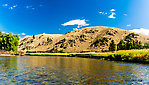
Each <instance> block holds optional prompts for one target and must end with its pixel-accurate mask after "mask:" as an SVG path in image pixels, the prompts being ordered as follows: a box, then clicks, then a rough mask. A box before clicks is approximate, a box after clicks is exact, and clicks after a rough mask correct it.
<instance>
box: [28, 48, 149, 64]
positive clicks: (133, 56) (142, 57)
mask: <svg viewBox="0 0 149 85" xmlns="http://www.w3.org/2000/svg"><path fill="white" fill-rule="evenodd" d="M26 55H33V56H36V55H37V56H68V57H69V56H70V57H71V56H72V57H73V56H77V57H86V58H99V59H102V60H114V61H130V62H140V63H149V50H147V49H143V50H120V51H115V52H105V53H26Z"/></svg>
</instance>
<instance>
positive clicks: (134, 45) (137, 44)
mask: <svg viewBox="0 0 149 85" xmlns="http://www.w3.org/2000/svg"><path fill="white" fill-rule="evenodd" d="M147 46H148V48H149V44H147V43H146V44H144V47H143V45H142V42H141V41H138V40H137V41H134V40H130V39H127V40H126V41H125V42H124V41H123V40H121V41H120V42H119V43H118V45H117V50H131V49H143V48H147Z"/></svg>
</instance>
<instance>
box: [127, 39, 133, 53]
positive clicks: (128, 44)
mask: <svg viewBox="0 0 149 85" xmlns="http://www.w3.org/2000/svg"><path fill="white" fill-rule="evenodd" d="M132 48H133V43H132V41H130V39H127V41H126V50H131V49H132Z"/></svg>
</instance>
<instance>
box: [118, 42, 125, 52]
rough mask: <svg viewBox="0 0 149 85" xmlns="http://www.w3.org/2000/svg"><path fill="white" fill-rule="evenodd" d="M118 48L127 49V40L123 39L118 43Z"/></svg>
mask: <svg viewBox="0 0 149 85" xmlns="http://www.w3.org/2000/svg"><path fill="white" fill-rule="evenodd" d="M117 50H125V42H124V41H123V40H121V41H120V42H119V43H118V45H117Z"/></svg>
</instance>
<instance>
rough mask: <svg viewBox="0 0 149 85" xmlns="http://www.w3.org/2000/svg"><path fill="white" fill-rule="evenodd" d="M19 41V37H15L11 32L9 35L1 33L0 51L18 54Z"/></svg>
mask: <svg viewBox="0 0 149 85" xmlns="http://www.w3.org/2000/svg"><path fill="white" fill-rule="evenodd" d="M18 40H19V36H18V35H13V34H12V33H11V32H10V33H9V34H3V33H2V32H1V31H0V50H6V51H14V52H17V46H18V44H19V42H18Z"/></svg>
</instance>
